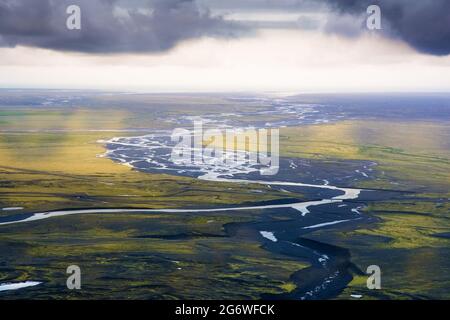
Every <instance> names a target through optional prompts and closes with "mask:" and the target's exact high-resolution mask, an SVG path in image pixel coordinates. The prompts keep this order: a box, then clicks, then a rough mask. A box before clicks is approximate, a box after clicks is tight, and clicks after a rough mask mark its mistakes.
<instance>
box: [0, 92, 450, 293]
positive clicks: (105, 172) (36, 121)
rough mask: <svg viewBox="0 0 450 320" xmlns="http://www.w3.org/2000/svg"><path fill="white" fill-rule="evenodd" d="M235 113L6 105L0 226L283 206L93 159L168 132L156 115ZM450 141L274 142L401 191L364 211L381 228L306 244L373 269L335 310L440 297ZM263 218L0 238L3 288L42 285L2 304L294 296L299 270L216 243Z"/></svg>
mask: <svg viewBox="0 0 450 320" xmlns="http://www.w3.org/2000/svg"><path fill="white" fill-rule="evenodd" d="M125 106H126V108H125ZM243 108H246V109H245V110H248V111H251V110H252V108H254V107H251V106H250V107H249V106H243V105H241V104H239V103H231V102H229V101H225V100H222V99H220V98H212V97H209V98H202V97H197V96H195V97H192V96H191V97H185V96H184V97H183V96H181V97H173V96H172V97H167V96H151V97H149V96H139V95H137V96H124V97H122V96H116V95H106V96H103V97H101V98H99V100H98V101H97V107H96V108H92V107H89V105H86V106H83V107H77V106H70V107H64V108H59V107H39V108H37V107H34V106H20V107H17V106H11V107H2V109H0V130H1V131H3V132H1V133H0V208H5V207H24V209H23V210H21V211H14V212H10V211H0V215H1V216H6V215H13V214H17V213H23V212H39V211H43V210H45V211H47V210H54V209H63V208H99V207H101V208H108V207H114V208H116V207H119V208H122V207H123V208H186V207H196V208H201V207H204V208H206V207H217V206H224V205H227V206H229V205H233V204H247V203H254V202H257V201H265V200H274V199H280V198H287V197H292V195H289V194H286V193H281V192H276V191H273V190H271V189H269V188H265V187H263V186H261V185H255V186H246V185H239V184H217V183H211V182H205V181H198V180H195V179H189V178H182V177H173V176H168V175H152V174H144V173H140V172H137V171H133V170H131V169H130V168H128V167H125V166H121V165H119V164H117V163H114V162H112V161H110V160H108V159H106V158H100V157H97V155H99V154H102V153H103V152H104V151H105V150H104V149H103V147H102V145H101V144H100V143H97V141H98V140H100V139H108V138H111V137H114V136H122V135H139V134H141V133H136V132H135V131H130V129H142V130H143V132H145V130H153V129H166V128H169V127H170V124H167V123H164V122H163V121H161V120H160V119H164V118H166V117H176V116H179V115H181V114H183V115H199V114H202V113H205V112H221V111H223V110H224V109H225V110H227V111H230V112H233V111H237V110H240V111H242V110H243ZM181 110H182V111H181ZM247 120H248V121H250V120H251V119H247ZM264 120H266V121H267V119H264ZM98 129H102V130H111V131H107V132H98V131H93V130H98ZM449 141H450V129H449V124H448V123H443V122H439V123H435V122H431V121H430V122H418V121H402V122H401V121H385V122H380V121H376V122H375V121H370V120H360V121H343V122H339V123H337V124H327V125H311V126H305V127H298V128H286V129H283V130H282V131H281V144H282V145H281V152H282V156H288V157H299V158H314V159H323V160H327V159H329V160H335V159H338V160H371V161H375V162H377V163H378V166H377V167H374V170H376V175H375V176H376V178H375V179H371V180H367V179H366V180H363V181H360V182H358V183H357V186H358V187H365V188H375V189H385V190H386V189H389V190H402V191H408V192H411V193H407V194H402V195H401V196H399V198H398V199H396V200H390V201H385V202H381V201H372V202H368V203H367V207H366V208H365V209H364V213H367V214H372V215H375V216H377V217H379V218H380V220H379V222H378V223H376V224H373V225H369V226H366V227H364V228H362V229H358V230H353V229H348V230H346V229H342V228H340V227H339V228H335V229H333V230H334V231H331V230H330V229H328V230H323V231H319V232H315V233H312V234H309V235H308V236H307V238H309V239H313V240H316V241H320V242H324V243H329V244H332V245H335V246H339V247H342V248H347V249H348V250H349V251H350V253H351V255H352V261H353V262H354V263H355V264H356V265H357V266H358V267H359V268H360V269H363V270H365V268H366V267H367V266H369V265H373V264H375V265H380V267H381V268H382V272H383V276H382V286H383V290H381V291H369V290H367V289H365V278H364V277H355V278H354V281H353V282H352V283H351V284H350V286H349V288H347V289H346V290H345V291H344V292H342V294H341V295H340V296H339V297H338V298H342V299H348V298H349V297H350V294H353V293H361V294H363V296H364V298H398V299H403V298H440V299H442V298H450V290H449V289H448V288H449V287H450V283H449V282H450V277H449V272H448V271H449V270H450V262H449V261H450V259H449V258H450V250H449V248H450V240H449V237H448V233H449V232H450V222H449V217H450V216H449V210H450V206H449V201H448V200H449V198H450V191H449V190H450V175H449V172H450V147H449ZM260 191H263V192H262V193H261V192H260ZM295 197H296V198H299V197H301V195H298V194H296V195H295ZM259 218H260V212H256V211H255V212H251V211H247V212H242V211H240V212H227V213H208V214H206V213H202V214H198V213H197V214H185V213H184V214H90V215H78V216H67V217H61V218H54V219H48V220H42V221H38V222H31V223H26V224H17V225H10V226H0V253H1V256H2V259H1V264H0V283H5V282H10V281H11V282H19V281H26V280H31V281H43V282H44V283H43V284H42V285H40V286H37V287H34V288H28V289H25V290H19V291H17V292H7V293H0V298H5V299H7V298H12V299H14V298H37V299H39V298H74V299H76V298H104V299H108V298H137V299H158V298H229V299H239V298H248V299H257V298H259V297H260V296H261V295H262V294H278V293H283V292H289V291H292V290H294V289H295V285H294V284H293V283H291V282H290V280H289V277H290V275H291V274H293V273H294V272H296V271H297V270H299V269H301V268H305V267H307V263H306V262H304V263H303V262H299V261H298V260H292V259H290V258H289V257H287V256H284V255H281V254H279V255H277V254H274V253H271V252H269V251H266V250H264V249H263V248H261V242H259V241H256V240H251V239H255V235H251V234H246V231H245V230H243V231H242V234H237V235H234V236H233V237H228V236H227V235H226V233H225V232H224V228H223V226H224V225H225V224H229V223H235V222H248V221H255V220H258V219H259ZM279 218H280V219H282V218H283V216H282V214H280V217H279ZM71 264H77V265H80V266H81V268H82V272H83V290H82V291H80V292H70V291H68V290H67V289H66V287H65V281H66V277H67V275H66V274H65V269H66V268H67V266H69V265H71Z"/></svg>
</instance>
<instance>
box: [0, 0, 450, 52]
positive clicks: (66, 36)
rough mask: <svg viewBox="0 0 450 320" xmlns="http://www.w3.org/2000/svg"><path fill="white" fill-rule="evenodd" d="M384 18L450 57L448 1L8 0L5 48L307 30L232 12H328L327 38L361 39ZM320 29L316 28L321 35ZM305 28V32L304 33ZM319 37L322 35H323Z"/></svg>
mask: <svg viewBox="0 0 450 320" xmlns="http://www.w3.org/2000/svg"><path fill="white" fill-rule="evenodd" d="M70 4H78V5H79V6H80V7H81V9H82V30H81V31H70V30H67V28H66V19H67V16H68V15H67V14H66V8H67V6H68V5H70ZM371 4H378V5H379V6H380V7H381V10H382V26H383V29H382V30H380V31H377V32H380V33H381V34H382V35H383V36H385V37H388V38H392V39H396V40H400V41H403V42H406V43H407V44H409V45H410V46H411V47H412V48H414V49H416V50H417V51H419V52H422V53H426V54H431V55H438V56H441V55H449V54H450V1H448V0H420V1H411V0H319V1H312V0H227V1H223V0H94V1H92V0H2V1H1V2H0V47H15V46H18V45H23V46H31V47H39V48H47V49H53V50H60V51H74V52H84V53H105V54H111V53H140V52H164V51H167V50H169V49H171V48H173V47H174V46H176V45H177V44H178V43H179V42H181V41H184V40H189V39H196V38H200V37H205V36H210V37H239V36H242V35H243V34H248V32H249V31H251V29H255V30H256V29H261V28H272V29H273V28H278V29H283V28H284V29H289V28H301V27H302V25H301V22H302V21H299V22H298V23H295V24H293V23H292V22H289V23H288V22H286V21H282V22H280V23H276V22H270V23H268V22H264V21H261V22H258V21H256V22H255V21H253V22H252V23H247V24H245V23H239V22H236V21H228V20H226V19H224V18H222V17H220V16H216V15H213V14H212V13H211V11H210V10H209V9H208V7H209V8H211V9H212V11H213V12H214V10H219V11H220V10H221V11H225V12H229V11H230V12H236V11H239V10H243V11H246V12H249V11H252V10H253V11H259V12H275V11H276V12H285V13H292V12H308V11H309V12H320V13H324V14H325V15H326V16H327V17H328V22H327V24H326V28H325V30H324V31H325V32H331V33H336V34H339V35H341V36H349V37H357V36H358V35H360V34H361V33H364V32H367V30H366V29H365V22H364V19H365V18H366V17H367V16H366V9H367V7H368V6H369V5H371ZM316 25H317V23H312V24H311V23H309V24H308V26H307V27H308V28H306V29H311V28H312V29H314V28H316V27H315V26H316ZM303 27H304V26H303ZM317 28H318V29H317V30H316V31H317V32H320V30H319V27H317Z"/></svg>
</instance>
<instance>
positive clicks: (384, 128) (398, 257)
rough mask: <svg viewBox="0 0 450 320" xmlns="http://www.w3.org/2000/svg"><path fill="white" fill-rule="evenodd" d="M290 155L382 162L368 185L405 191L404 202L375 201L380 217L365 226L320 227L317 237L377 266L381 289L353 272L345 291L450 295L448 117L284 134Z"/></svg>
mask: <svg viewBox="0 0 450 320" xmlns="http://www.w3.org/2000/svg"><path fill="white" fill-rule="evenodd" d="M283 133H284V136H283V138H282V139H283V141H285V143H284V144H283V145H284V147H285V149H284V154H288V155H289V156H298V157H305V158H321V159H359V160H362V159H364V160H373V161H375V162H377V163H378V166H377V167H376V178H375V179H372V180H368V181H364V182H361V183H358V184H357V185H358V186H360V187H365V188H373V189H385V190H389V189H392V190H404V191H408V192H410V193H407V194H404V195H403V196H402V197H401V198H399V199H398V200H391V201H387V202H383V201H373V202H369V203H368V206H367V208H366V209H365V210H364V212H365V213H368V214H372V215H375V216H377V217H379V218H380V222H379V223H377V224H375V225H371V226H370V227H369V228H367V229H359V230H344V231H342V230H340V231H334V232H332V231H330V230H326V231H320V232H316V233H315V234H313V235H312V236H310V238H311V239H315V240H317V241H322V242H326V243H332V244H334V245H337V246H340V247H344V248H348V249H349V250H350V252H351V254H352V261H353V262H354V263H356V264H357V265H358V266H359V267H360V268H361V269H364V270H365V268H366V267H367V266H370V265H379V266H380V267H381V269H382V274H383V276H382V286H383V290H381V291H370V290H367V289H366V277H355V279H354V281H353V282H352V283H351V284H350V286H349V288H348V289H346V290H345V291H344V292H343V293H342V294H341V296H340V298H343V299H348V297H349V296H350V294H352V293H357V294H359V293H361V294H363V296H364V297H365V298H385V299H387V298H391V299H392V298H393V299H405V298H416V299H420V298H423V299H427V298H438V299H443V298H447V299H448V298H450V292H449V287H450V277H449V276H448V274H449V273H448V270H449V269H450V259H449V258H450V249H449V248H450V237H449V236H448V232H449V231H450V220H449V219H450V202H449V199H450V148H449V145H448V144H449V141H450V127H449V124H448V123H432V122H393V121H384V122H374V121H353V122H342V123H338V124H330V125H321V126H312V127H306V128H292V129H287V130H286V131H284V132H283Z"/></svg>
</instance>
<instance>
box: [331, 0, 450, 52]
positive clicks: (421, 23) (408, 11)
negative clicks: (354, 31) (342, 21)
mask: <svg viewBox="0 0 450 320" xmlns="http://www.w3.org/2000/svg"><path fill="white" fill-rule="evenodd" d="M324 1H326V2H327V3H328V4H329V5H330V6H331V8H332V9H333V10H335V11H336V12H338V13H340V14H344V15H346V14H347V15H348V14H350V15H354V16H361V13H365V12H366V9H367V7H368V6H369V5H371V4H377V5H379V6H380V8H381V13H382V27H383V30H381V31H380V32H382V33H383V34H384V35H385V36H387V37H390V38H394V39H399V40H402V41H404V42H406V43H408V44H409V45H410V46H411V47H413V48H414V49H416V50H417V51H419V52H422V53H427V54H432V55H438V56H440V55H448V54H450V1H448V0H420V1H411V0H324ZM328 29H329V30H331V31H333V32H336V33H342V34H348V32H349V31H348V25H347V26H343V27H342V29H340V28H339V26H338V25H335V29H334V30H333V29H331V28H328Z"/></svg>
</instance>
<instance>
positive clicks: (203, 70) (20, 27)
mask: <svg viewBox="0 0 450 320" xmlns="http://www.w3.org/2000/svg"><path fill="white" fill-rule="evenodd" d="M374 3H375V4H378V5H379V6H380V7H381V13H382V16H381V23H382V24H381V26H382V29H381V30H372V31H371V30H368V29H367V27H366V19H367V17H368V14H367V12H366V10H367V7H368V6H369V5H370V4H374ZM71 4H77V5H79V6H80V8H81V30H68V29H67V28H66V19H67V17H68V15H67V14H66V9H67V6H69V5H71ZM449 54H450V1H446V0H421V1H407V0H379V1H375V0H374V1H368V0H367V1H366V0H361V1H356V0H347V1H345V0H344V1H338V0H315V1H310V0H303V1H302V0H240V1H238V0H227V1H222V0H220V1H219V0H197V1H193V0H192V1H191V0H150V1H147V0H71V1H69V0H1V1H0V87H6V88H12V87H20V88H23V87H36V88H74V89H75V88H86V89H106V90H111V89H113V90H133V91H134V90H139V91H149V92H158V91H171V92H174V91H198V92H200V91H216V92H218V91H257V92H268V91H271V92H281V93H296V92H350V91H351V92H360V91H450V57H449Z"/></svg>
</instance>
